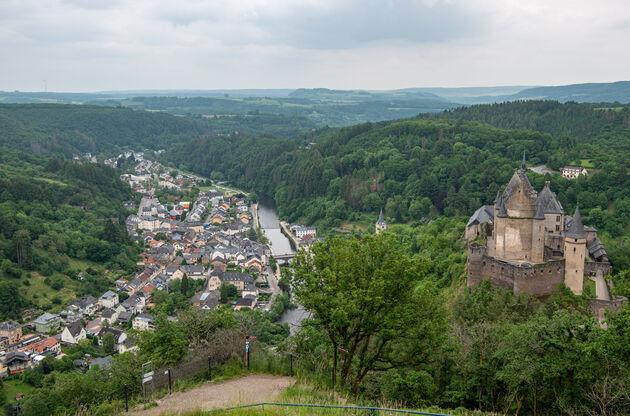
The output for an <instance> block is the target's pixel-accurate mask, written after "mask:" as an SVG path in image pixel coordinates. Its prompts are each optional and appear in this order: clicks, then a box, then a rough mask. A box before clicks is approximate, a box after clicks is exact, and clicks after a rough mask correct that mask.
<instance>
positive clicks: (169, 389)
mask: <svg viewBox="0 0 630 416" xmlns="http://www.w3.org/2000/svg"><path fill="white" fill-rule="evenodd" d="M171 386H172V382H171V368H170V367H169V368H168V394H171Z"/></svg>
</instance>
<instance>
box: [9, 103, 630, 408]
mask: <svg viewBox="0 0 630 416" xmlns="http://www.w3.org/2000/svg"><path fill="white" fill-rule="evenodd" d="M326 94H329V92H326ZM295 98H296V99H298V98H300V97H295ZM46 107H47V106H43V107H42V109H41V111H43V112H44V113H47V112H48V111H51V113H47V114H49V115H48V116H46V115H45V114H44V117H50V118H51V119H50V120H48V121H46V122H44V121H41V122H36V121H33V120H31V118H32V119H36V118H37V117H39V115H40V113H39V111H40V108H39V107H37V106H35V107H34V109H32V111H33V112H32V113H31V114H30V115H29V114H28V111H26V108H27V107H21V106H0V121H1V120H4V121H1V122H2V123H5V125H7V126H8V127H9V128H12V129H14V130H13V131H12V132H11V131H10V130H6V131H7V133H0V137H3V139H2V141H0V143H2V145H3V146H4V147H3V148H2V149H3V152H2V154H1V155H0V164H1V168H2V169H1V170H0V189H1V192H0V256H2V258H1V259H0V260H1V269H0V275H1V277H2V278H1V279H0V313H2V315H3V318H5V319H6V318H11V317H17V316H19V313H20V312H21V311H22V310H23V309H25V308H28V307H34V306H38V307H41V308H42V309H46V308H48V309H50V308H54V307H56V305H59V304H61V303H62V302H63V299H62V298H61V297H60V296H62V295H64V296H69V297H70V296H74V295H80V294H83V293H96V289H100V288H101V287H100V286H98V285H102V284H104V283H103V282H105V283H107V281H106V279H104V276H103V275H102V273H101V270H102V269H103V268H104V267H107V268H108V269H116V270H121V271H124V270H133V268H134V262H133V260H134V258H135V255H136V254H137V252H138V249H139V248H138V247H136V246H135V245H133V244H131V243H129V242H128V241H127V238H126V236H125V234H124V231H123V228H122V227H121V226H120V219H121V218H124V216H125V215H126V214H127V213H126V212H125V211H124V210H123V208H122V201H124V200H128V199H132V198H133V195H132V192H131V190H130V189H129V188H128V187H127V186H126V185H124V184H122V183H121V182H120V181H119V180H118V175H119V173H120V172H117V171H116V170H114V169H111V168H108V167H106V166H103V165H100V164H80V163H77V162H71V161H68V156H70V155H72V154H74V153H76V152H78V151H94V152H96V151H98V152H102V153H103V154H107V153H108V152H112V155H113V154H117V152H118V151H119V150H120V149H122V148H125V147H126V146H129V147H133V148H136V147H140V148H144V147H145V146H146V147H149V148H154V149H155V148H161V147H163V146H167V150H166V151H165V152H163V153H162V154H161V155H159V160H160V161H161V162H163V163H165V164H167V165H171V166H173V167H175V168H177V169H183V170H186V171H192V172H196V173H199V174H202V175H207V176H208V177H210V178H212V179H214V180H217V181H227V182H229V183H231V184H234V185H236V186H238V187H241V188H244V189H246V190H251V191H255V192H256V193H258V194H260V195H265V196H268V197H272V198H273V199H274V200H275V202H276V204H277V207H278V210H279V214H280V216H281V217H283V218H284V219H288V220H290V221H300V222H303V223H306V224H316V225H317V226H318V233H319V234H320V235H324V236H329V237H332V236H333V235H335V234H339V233H336V232H335V231H343V230H344V229H345V230H347V229H354V230H355V231H354V232H353V233H355V234H360V236H357V237H360V238H355V236H352V235H351V236H350V237H349V238H345V239H340V238H336V239H334V238H333V239H329V240H327V241H326V245H323V246H321V247H320V248H317V249H314V252H315V253H316V256H320V257H321V259H320V258H315V259H312V261H313V263H309V262H310V261H311V259H307V258H303V259H302V260H303V261H300V262H299V263H298V264H297V267H295V268H294V270H293V273H292V274H290V276H289V279H292V286H293V287H294V290H295V292H294V296H296V298H297V300H298V301H299V302H300V303H301V304H303V305H308V306H309V307H311V308H312V309H313V310H314V311H316V313H315V314H314V320H313V321H311V322H310V323H309V324H308V325H306V326H305V327H304V328H303V329H302V330H301V331H300V332H299V333H298V334H297V335H296V336H295V337H292V338H290V339H288V340H286V339H285V338H286V336H287V330H286V327H284V326H282V325H277V324H275V323H274V322H273V321H274V320H273V319H267V318H263V317H262V315H260V314H258V313H251V314H250V313H242V314H237V315H235V316H229V315H227V314H224V311H221V310H219V311H217V312H216V313H213V314H209V315H206V316H204V317H201V316H193V315H192V314H189V313H184V314H183V315H182V319H183V321H180V323H178V324H175V323H172V322H169V321H166V320H162V321H160V322H159V323H158V328H157V330H156V332H155V333H153V334H151V335H147V336H146V337H142V338H141V340H140V358H132V357H129V356H128V355H121V356H120V357H118V358H117V359H116V360H115V362H114V367H113V368H114V370H116V369H119V368H126V367H128V368H132V369H133V372H129V373H128V374H126V373H125V375H123V374H122V372H121V374H118V373H117V374H116V375H115V376H112V377H111V378H106V377H105V378H102V377H103V376H102V374H101V373H97V372H95V371H93V372H88V373H86V374H85V375H75V374H74V373H73V372H71V371H70V370H69V368H70V367H69V364H68V362H67V360H66V361H65V362H61V363H59V364H58V367H59V368H53V369H52V370H51V369H50V368H49V369H48V370H46V371H48V373H44V374H43V375H41V374H40V375H39V376H40V379H41V380H44V381H45V385H46V386H47V387H46V388H45V389H42V390H41V391H40V393H38V395H36V396H33V397H34V399H33V400H32V401H31V402H30V403H29V404H28V405H29V406H31V409H32V411H33V413H32V414H37V411H39V409H41V407H37V406H38V403H37V402H36V400H40V403H39V404H41V403H44V404H45V405H49V404H51V403H57V402H59V400H61V399H63V403H64V405H67V406H75V407H78V406H81V405H84V404H86V403H94V402H103V403H104V404H105V401H106V400H107V399H106V394H113V393H112V392H119V391H120V387H121V385H122V384H124V383H126V382H134V380H135V379H133V377H135V378H137V377H138V375H139V371H140V370H139V368H138V364H139V363H140V359H155V360H158V361H159V360H162V362H161V364H164V365H170V364H178V363H180V362H181V361H182V360H185V359H186V352H187V351H189V349H191V348H193V347H196V346H198V345H197V344H196V343H201V344H203V346H204V347H207V346H208V345H215V344H216V337H220V336H224V335H226V334H228V333H229V334H230V337H231V338H230V339H232V338H234V337H236V338H238V337H240V336H241V335H242V334H243V333H244V332H245V331H246V332H247V333H251V332H254V331H257V332H256V333H257V335H259V336H260V337H261V339H264V340H265V341H268V343H269V344H273V346H274V349H276V348H277V351H280V352H282V351H284V352H286V351H292V352H294V353H295V354H296V360H297V361H296V363H299V365H301V366H303V368H304V369H307V370H308V371H309V372H310V373H311V374H313V375H320V376H321V377H329V376H330V374H331V370H332V368H333V367H334V368H335V374H336V375H337V376H338V377H339V382H340V383H341V384H340V388H342V389H344V390H346V391H350V392H354V393H355V394H357V395H358V397H360V398H362V399H365V400H370V401H372V402H378V401H387V402H390V403H391V402H395V403H400V404H401V405H404V406H408V407H418V406H425V405H437V406H440V407H442V408H450V409H455V408H458V407H463V408H468V409H480V410H482V411H488V412H496V413H500V414H504V413H506V412H508V413H519V414H566V413H570V414H603V413H608V414H627V412H628V410H629V408H628V406H629V405H630V402H629V400H630V399H629V398H628V395H627V392H628V391H629V390H630V389H629V386H630V384H629V383H630V381H629V380H628V374H629V371H630V369H628V367H627V364H628V354H630V352H629V351H628V347H627V346H628V345H630V344H629V343H628V339H629V336H630V335H629V333H628V328H630V322H629V313H628V307H627V306H626V307H625V309H624V310H622V311H621V312H620V313H619V314H618V315H615V316H611V317H609V318H608V322H607V325H608V326H607V329H606V330H605V329H603V328H601V327H600V326H599V324H598V322H597V321H596V320H595V319H594V318H593V317H592V315H591V314H590V313H589V312H588V309H587V307H586V305H587V302H588V300H589V298H590V297H591V296H592V295H593V293H592V291H589V290H588V288H587V289H586V290H585V296H583V297H575V296H573V295H572V294H571V293H570V292H569V291H567V290H566V289H563V288H559V290H558V291H557V293H555V294H554V295H552V296H551V297H550V298H548V299H545V300H541V299H537V298H533V297H529V296H526V295H521V296H518V297H515V296H513V295H512V294H511V293H509V292H504V291H501V290H492V289H490V288H489V287H488V286H487V285H481V286H480V287H478V288H475V289H467V288H463V283H464V279H465V267H466V250H465V245H464V244H463V242H462V240H461V235H462V232H463V230H464V226H465V223H466V220H467V217H468V216H469V215H470V214H472V213H473V212H474V211H475V210H476V209H477V208H478V207H479V206H480V205H482V204H486V203H491V201H492V200H493V199H494V197H495V196H496V193H497V191H498V190H499V189H500V188H501V187H503V186H505V184H506V183H507V182H508V180H509V178H510V176H511V175H512V174H513V172H514V170H515V169H516V168H517V167H518V166H519V165H520V163H521V160H522V158H523V154H525V156H526V160H527V165H528V166H529V167H534V166H538V165H546V166H547V167H548V168H551V169H554V170H557V169H558V168H559V167H562V166H564V165H581V166H586V167H587V168H588V169H589V172H590V174H589V175H588V176H586V177H580V178H579V179H577V180H567V179H564V178H562V177H561V176H560V175H559V173H557V172H554V173H552V174H546V175H542V174H537V173H535V172H533V171H531V170H530V171H528V176H529V178H530V180H531V182H532V184H533V186H534V188H535V189H537V190H540V189H541V188H542V186H543V184H544V182H545V181H547V180H548V181H550V182H551V188H552V190H553V191H554V192H555V193H556V194H557V195H558V200H559V201H560V202H561V204H562V206H563V207H564V210H565V212H566V213H571V212H572V211H573V209H574V208H575V206H576V205H577V204H578V203H579V206H580V209H581V210H582V213H583V216H584V223H585V224H586V225H590V226H594V227H595V228H597V229H598V235H599V237H600V238H601V239H602V241H603V243H604V245H605V247H606V250H607V252H608V255H609V258H610V260H611V262H612V264H613V268H614V274H613V276H612V278H611V279H612V282H613V283H614V288H613V292H614V294H617V295H624V296H629V295H630V245H629V244H627V240H628V238H629V237H630V231H629V228H628V227H629V221H630V186H628V179H629V178H628V166H627V163H628V162H627V160H628V156H630V155H629V154H628V152H629V151H630V150H629V149H630V107H627V106H619V105H616V104H614V105H604V104H597V105H595V104H576V103H566V104H560V103H557V102H544V101H527V102H514V103H506V104H496V105H479V106H471V107H466V108H460V109H454V110H451V111H447V112H444V113H440V114H437V115H431V114H421V115H417V116H415V117H413V118H410V119H404V120H394V121H382V122H375V123H362V124H357V125H354V126H351V127H343V128H330V127H323V128H319V129H315V130H313V125H311V124H310V123H308V122H305V121H304V120H303V119H302V118H300V117H297V116H278V118H274V117H268V116H267V115H261V114H257V115H256V114H252V116H257V117H253V118H252V119H249V118H247V117H245V118H243V119H242V120H241V121H242V122H243V123H244V124H243V125H244V126H245V128H243V129H241V130H239V133H238V134H236V132H235V131H234V130H236V128H238V125H239V123H240V122H241V121H239V119H224V120H221V119H222V118H219V119H215V120H213V119H200V118H195V117H190V116H189V117H173V116H169V115H166V114H155V115H151V117H156V120H157V121H156V122H157V123H165V124H164V125H165V126H167V127H166V130H160V131H158V130H159V129H157V128H156V130H155V131H154V130H153V128H154V127H153V126H152V125H151V123H150V122H149V121H150V120H151V119H149V118H146V119H145V117H149V116H147V115H146V113H144V112H140V111H133V110H129V109H117V108H108V109H104V108H97V107H91V106H86V107H77V106H57V107H55V106H52V107H51V109H46ZM12 108H14V109H12ZM75 108H79V110H77V112H78V114H80V113H81V112H83V111H86V112H87V113H88V114H92V115H91V116H88V120H89V117H95V118H96V119H98V118H99V117H100V116H99V115H98V114H99V112H102V113H103V117H104V120H105V121H102V122H103V123H105V122H106V121H107V120H108V117H120V120H122V121H120V122H119V123H118V124H116V123H115V124H116V127H115V128H113V130H108V131H106V132H105V133H103V132H101V131H100V129H98V128H96V127H94V130H93V131H92V130H90V129H91V128H92V127H90V125H89V123H84V122H83V121H82V118H81V117H80V116H79V115H76V116H75V115H70V114H65V115H63V116H57V115H55V112H57V111H59V112H61V113H64V112H70V113H72V112H74V109H75ZM7 111H15V112H16V114H18V115H17V116H15V117H12V116H7V115H6V114H7ZM29 111H31V110H29ZM3 112H4V113H3ZM8 114H10V113H8ZM1 117H4V119H2V118H1ZM58 117H59V119H60V120H69V124H68V125H69V126H70V127H68V128H67V129H66V128H65V127H63V126H61V124H55V123H61V121H58V120H57V118H58ZM75 117H76V119H75ZM283 117H286V118H285V119H283ZM73 120H74V121H73ZM217 120H218V123H217ZM284 120H286V121H287V122H288V125H286V126H284V124H283V123H284ZM99 122H100V121H98V120H97V122H95V125H96V126H98V123H99ZM232 122H234V123H235V124H234V125H233V126H231V125H230V123H232ZM38 123H39V124H38ZM213 123H214V124H213ZM29 126H30V127H29ZM33 126H34V127H33ZM158 126H159V124H158ZM283 126H284V127H283ZM285 127H286V129H285ZM213 129H214V130H213ZM232 129H234V130H232ZM267 129H269V130H267ZM265 133H266V134H265ZM2 134H5V136H2ZM11 137H17V140H15V139H11ZM50 137H53V138H54V140H50V141H47V140H48V139H47V138H50ZM37 143H51V144H50V145H46V146H41V147H40V146H38V145H37ZM18 148H19V149H20V150H18ZM92 149H95V150H92ZM57 156H66V157H65V158H63V157H57ZM381 208H382V209H383V210H384V212H385V216H386V219H387V221H388V223H389V224H390V225H391V226H390V228H389V230H390V232H389V233H385V234H383V235H381V236H380V237H372V236H369V234H371V231H372V230H373V223H374V222H375V220H376V218H377V215H378V212H379V210H380V209H381ZM112 219H118V220H119V221H118V222H116V221H115V220H112ZM352 225H358V226H359V227H358V228H352V227H351V226H352ZM357 230H358V232H357ZM351 234H352V233H351ZM336 253H337V254H336ZM338 253H342V254H338ZM343 253H345V254H343ZM348 253H349V254H348ZM366 256H367V258H370V259H374V260H373V263H368V262H367V261H366ZM368 264H369V267H366V266H365V265H368ZM309 266H310V267H309ZM79 270H85V271H86V276H87V277H86V279H87V280H86V281H83V282H80V284H79V282H76V281H75V280H74V279H73V276H76V275H77V272H78V271H79ZM321 270H327V273H329V274H325V275H318V273H319V271H321ZM348 270H351V271H352V273H348ZM285 274H286V273H285ZM66 276H67V277H66ZM387 276H389V278H388V279H385V278H386V277H387ZM392 276H396V278H397V279H394V278H392ZM385 280H386V281H385ZM36 282H43V284H44V285H45V286H46V287H48V288H50V289H51V292H50V293H51V295H50V296H48V297H47V298H46V299H42V298H41V297H40V298H34V297H33V296H31V295H30V292H29V291H28V288H29V286H30V285H35V284H36ZM318 284H321V285H324V286H321V285H320V286H318ZM53 290H54V291H56V292H55V293H57V295H53V294H52V291H53ZM318 290H319V291H320V292H318ZM69 292H70V293H69ZM24 293H26V295H23V294H24ZM412 295H414V296H412ZM309 296H310V297H309ZM317 296H320V297H319V298H318V297H317ZM322 297H323V298H325V299H326V304H327V305H331V309H334V312H335V313H327V311H326V310H324V309H322V308H319V309H318V306H317V305H318V304H322V302H321V299H322ZM182 299H184V297H183V296H179V297H178V296H177V295H172V296H164V295H163V294H161V295H159V296H158V299H157V300H158V309H163V310H169V311H170V310H174V309H177V308H178V306H177V305H179V304H184V303H186V302H184V301H183V300H182ZM348 300H352V302H349V301H348ZM283 307H284V306H283ZM333 307H334V308H333ZM370 308H373V309H370ZM365 310H370V311H372V312H373V313H372V312H371V313H370V314H365V313H364V311H365ZM182 312H186V311H182ZM186 319H188V320H186ZM402 324H404V325H402ZM355 325H365V326H364V327H363V328H365V329H366V331H367V332H366V333H361V332H360V331H357V328H358V327H357V326H355ZM204 331H205V332H204ZM224 331H227V332H224ZM352 331H354V332H352ZM366 334H367V336H365V335H366ZM236 338H234V339H236ZM403 341H405V342H403ZM213 343H215V344H213ZM353 345H355V347H356V348H355V349H354V350H353V349H352V348H353ZM215 346H216V345H215ZM83 347H84V348H88V346H87V345H84V346H83ZM339 347H341V348H342V350H339ZM359 347H361V348H359ZM86 351H88V349H86V350H85V351H81V352H80V353H84V352H86ZM333 351H335V352H334V353H333ZM338 351H341V352H342V353H343V354H342V353H340V354H339V355H337V352H338ZM343 351H352V354H349V353H347V352H343ZM78 353H79V352H77V354H78ZM64 365H68V367H67V368H66V367H64ZM335 366H338V367H335ZM37 371H40V370H37ZM41 372H44V369H43V368H42V369H41ZM127 376H129V377H130V378H125V377H127ZM136 381H137V380H136ZM77 383H85V385H86V386H88V387H89V388H87V389H85V392H84V393H80V394H79V393H77V394H70V393H68V392H69V391H71V389H70V387H71V386H73V385H77ZM98 383H101V384H102V385H104V386H105V387H106V388H104V389H103V391H100V390H99V389H97V388H96V387H95V386H97V385H98ZM44 396H45V397H44ZM25 404H26V403H25ZM27 407H28V406H27ZM51 409H53V408H51ZM51 411H52V410H51Z"/></svg>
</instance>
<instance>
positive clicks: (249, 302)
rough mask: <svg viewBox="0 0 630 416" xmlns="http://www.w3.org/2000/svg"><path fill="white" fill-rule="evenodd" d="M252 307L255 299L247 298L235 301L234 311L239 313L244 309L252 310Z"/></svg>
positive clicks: (254, 304)
mask: <svg viewBox="0 0 630 416" xmlns="http://www.w3.org/2000/svg"><path fill="white" fill-rule="evenodd" d="M254 306H256V298H253V297H250V296H248V297H246V298H240V299H237V300H236V305H235V306H234V310H237V311H240V310H241V309H244V308H249V309H254Z"/></svg>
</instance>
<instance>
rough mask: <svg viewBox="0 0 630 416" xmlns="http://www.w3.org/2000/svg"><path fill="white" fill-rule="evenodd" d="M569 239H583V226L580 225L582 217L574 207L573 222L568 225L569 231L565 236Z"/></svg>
mask: <svg viewBox="0 0 630 416" xmlns="http://www.w3.org/2000/svg"><path fill="white" fill-rule="evenodd" d="M566 236H567V237H569V238H585V237H586V233H585V232H584V224H582V215H581V214H580V207H579V206H578V205H576V206H575V214H573V221H572V222H571V224H570V225H569V230H568V231H567V234H566Z"/></svg>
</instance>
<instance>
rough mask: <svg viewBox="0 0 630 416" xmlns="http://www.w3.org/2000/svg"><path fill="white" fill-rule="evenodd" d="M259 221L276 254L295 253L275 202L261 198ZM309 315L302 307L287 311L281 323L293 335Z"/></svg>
mask: <svg viewBox="0 0 630 416" xmlns="http://www.w3.org/2000/svg"><path fill="white" fill-rule="evenodd" d="M258 220H259V221H260V228H262V229H263V231H264V233H265V236H266V237H267V238H268V239H269V243H270V244H271V247H272V248H273V251H274V253H275V254H289V253H295V250H294V249H293V248H292V247H291V242H290V241H289V239H288V238H287V237H286V236H285V235H284V234H282V231H280V220H279V219H278V211H277V209H276V206H275V204H274V203H273V200H270V199H266V198H261V200H260V202H259V204H258ZM308 316H309V313H308V311H306V310H305V309H304V308H303V307H302V306H301V305H298V307H297V308H295V309H287V310H286V311H284V313H283V314H282V316H281V317H280V321H279V322H280V323H285V322H286V323H288V324H289V330H290V331H291V335H293V334H294V333H295V331H296V330H297V329H298V328H299V326H300V322H302V320H304V319H306V318H308Z"/></svg>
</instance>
